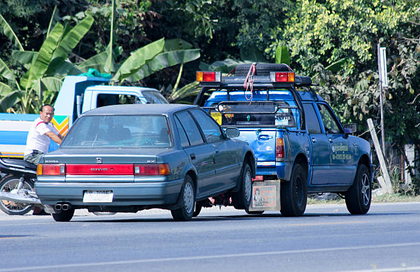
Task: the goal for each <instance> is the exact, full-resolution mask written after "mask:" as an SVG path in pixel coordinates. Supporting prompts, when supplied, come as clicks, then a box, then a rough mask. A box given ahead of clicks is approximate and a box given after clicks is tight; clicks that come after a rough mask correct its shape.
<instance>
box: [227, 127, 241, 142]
mask: <svg viewBox="0 0 420 272" xmlns="http://www.w3.org/2000/svg"><path fill="white" fill-rule="evenodd" d="M225 135H226V137H228V138H229V139H231V138H236V137H239V135H240V132H239V129H237V128H235V127H228V128H226V129H225Z"/></svg>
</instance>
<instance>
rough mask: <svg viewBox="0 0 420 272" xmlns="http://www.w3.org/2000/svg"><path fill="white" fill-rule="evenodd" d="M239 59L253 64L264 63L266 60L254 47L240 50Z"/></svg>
mask: <svg viewBox="0 0 420 272" xmlns="http://www.w3.org/2000/svg"><path fill="white" fill-rule="evenodd" d="M240 55H241V59H243V60H248V61H253V62H266V61H267V59H266V58H265V57H264V55H263V53H262V52H261V51H260V50H258V48H256V47H250V48H241V50H240Z"/></svg>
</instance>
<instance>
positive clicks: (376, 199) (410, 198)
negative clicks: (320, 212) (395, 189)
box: [308, 193, 420, 205]
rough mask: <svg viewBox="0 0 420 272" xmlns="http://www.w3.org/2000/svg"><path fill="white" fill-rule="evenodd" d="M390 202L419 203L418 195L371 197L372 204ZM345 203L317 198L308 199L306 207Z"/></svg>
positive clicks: (339, 199) (339, 200)
mask: <svg viewBox="0 0 420 272" xmlns="http://www.w3.org/2000/svg"><path fill="white" fill-rule="evenodd" d="M392 202H420V195H418V196H410V195H403V194H397V193H391V194H384V195H380V196H376V195H373V196H372V203H392ZM345 203H346V201H345V200H344V199H342V198H340V197H338V196H337V198H335V199H319V198H317V197H308V205H311V204H345Z"/></svg>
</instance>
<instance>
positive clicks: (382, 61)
mask: <svg viewBox="0 0 420 272" xmlns="http://www.w3.org/2000/svg"><path fill="white" fill-rule="evenodd" d="M378 70H379V104H380V111H381V140H382V141H381V142H382V152H383V153H384V154H385V129H384V102H383V93H382V90H383V87H388V78H387V76H386V48H385V47H381V46H380V44H378Z"/></svg>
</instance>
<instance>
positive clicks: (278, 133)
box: [195, 63, 373, 216]
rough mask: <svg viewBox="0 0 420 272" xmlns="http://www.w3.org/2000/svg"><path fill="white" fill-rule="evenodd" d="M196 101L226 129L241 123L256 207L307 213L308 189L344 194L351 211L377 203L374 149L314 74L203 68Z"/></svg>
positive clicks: (266, 67)
mask: <svg viewBox="0 0 420 272" xmlns="http://www.w3.org/2000/svg"><path fill="white" fill-rule="evenodd" d="M197 81H199V82H200V86H201V87H202V89H201V91H200V93H199V95H198V96H197V98H196V100H195V104H197V105H200V106H202V107H203V108H205V109H207V111H208V112H209V114H210V115H211V116H213V118H214V119H215V120H216V121H217V122H218V123H219V124H220V125H222V126H223V127H232V126H233V127H237V128H238V129H239V130H240V136H239V139H241V140H244V141H246V142H248V143H249V145H250V146H251V147H252V148H253V149H254V153H255V156H256V160H257V170H256V178H255V179H254V181H253V186H252V195H251V197H252V199H251V204H250V207H249V211H251V212H252V211H254V212H255V213H262V212H263V211H265V210H280V211H281V213H282V215H283V216H300V215H303V214H304V212H305V209H306V204H307V195H308V193H319V194H321V193H327V192H331V193H338V194H339V195H340V196H342V197H343V198H345V200H346V205H347V209H348V211H349V212H350V213H351V214H365V213H367V212H368V210H369V208H370V204H371V195H372V179H373V165H372V159H371V147H370V144H369V142H367V141H366V140H364V139H361V138H358V137H355V136H352V135H351V134H352V133H354V132H355V129H354V128H352V126H346V127H344V126H343V125H342V124H341V123H340V121H339V120H338V118H337V116H336V115H335V114H334V112H333V110H332V109H331V107H330V106H329V105H328V103H327V102H326V101H325V100H323V99H322V98H321V97H320V96H319V95H317V94H316V93H315V92H314V91H313V89H312V88H311V86H312V81H311V79H310V78H309V77H304V76H297V75H295V73H294V72H293V70H292V69H291V68H290V67H289V66H287V65H284V64H255V63H254V64H242V65H238V66H237V67H236V68H235V71H234V74H230V75H228V76H223V75H222V74H221V73H220V72H197Z"/></svg>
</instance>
